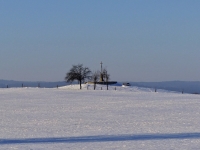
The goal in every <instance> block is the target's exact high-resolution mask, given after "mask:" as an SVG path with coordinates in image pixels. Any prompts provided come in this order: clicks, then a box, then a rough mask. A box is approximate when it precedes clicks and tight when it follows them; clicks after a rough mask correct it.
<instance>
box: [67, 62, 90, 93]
mask: <svg viewBox="0 0 200 150" xmlns="http://www.w3.org/2000/svg"><path fill="white" fill-rule="evenodd" d="M90 73H91V71H90V69H89V68H88V67H83V64H78V65H73V66H72V68H71V69H70V70H69V72H68V73H67V74H66V77H65V80H66V81H67V82H73V81H74V80H77V81H78V82H79V84H80V89H81V88H82V87H81V83H82V82H84V81H85V79H89V78H90V76H89V75H90Z"/></svg>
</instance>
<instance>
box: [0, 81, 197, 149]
mask: <svg viewBox="0 0 200 150" xmlns="http://www.w3.org/2000/svg"><path fill="white" fill-rule="evenodd" d="M101 87H102V90H101ZM115 88H116V89H115ZM199 124H200V96H199V95H192V94H181V93H175V92H169V91H164V90H159V89H158V90H157V92H155V90H154V89H148V88H139V87H121V86H109V90H106V86H105V85H97V89H96V90H93V85H87V84H86V85H83V86H82V90H79V85H69V86H65V87H60V88H58V89H57V88H51V89H48V88H8V89H0V149H1V150H7V149H13V150H16V149H19V150H42V149H48V150H51V149H52V150H55V149H62V150H64V149H71V150H102V149H108V150H110V149H111V150H199V149H200V125H199Z"/></svg>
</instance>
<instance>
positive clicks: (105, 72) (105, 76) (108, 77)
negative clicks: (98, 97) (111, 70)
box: [103, 69, 110, 90]
mask: <svg viewBox="0 0 200 150" xmlns="http://www.w3.org/2000/svg"><path fill="white" fill-rule="evenodd" d="M103 78H105V80H104V81H106V85H107V90H108V81H109V80H110V75H109V74H108V71H107V69H103Z"/></svg>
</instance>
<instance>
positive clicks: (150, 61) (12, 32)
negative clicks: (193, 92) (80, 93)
mask: <svg viewBox="0 0 200 150" xmlns="http://www.w3.org/2000/svg"><path fill="white" fill-rule="evenodd" d="M199 6H200V1H199V0H193V1H190V0H169V1H165V0H152V1H149V0H134V1H133V0H109V1H108V0H101V1H94V0H85V1H84V0H59V1H56V0H48V1H47V0H34V1H33V0H20V1H13V0H6V1H5V0H0V20H1V23H0V52H1V55H0V70H1V71H0V79H8V80H19V81H63V80H64V77H65V74H66V72H67V71H68V70H69V69H70V68H71V66H72V65H76V64H79V63H82V64H83V65H84V66H87V67H89V68H90V69H91V70H92V71H96V70H100V62H101V61H102V62H103V66H104V67H106V68H107V70H108V72H109V73H110V74H111V80H116V81H170V80H182V81H200V69H199V64H200V59H199V56H200V42H199V39H200V19H199V18H200V9H199Z"/></svg>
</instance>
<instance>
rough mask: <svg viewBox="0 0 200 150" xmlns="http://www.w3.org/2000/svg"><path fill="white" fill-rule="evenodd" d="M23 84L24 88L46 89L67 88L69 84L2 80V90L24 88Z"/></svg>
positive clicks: (0, 81)
mask: <svg viewBox="0 0 200 150" xmlns="http://www.w3.org/2000/svg"><path fill="white" fill-rule="evenodd" d="M22 84H23V86H24V87H38V86H40V87H45V88H54V87H57V86H65V85H68V84H69V83H66V82H65V81H58V82H43V81H38V82H31V81H30V82H29V81H14V80H0V88H6V87H7V86H8V87H22Z"/></svg>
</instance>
